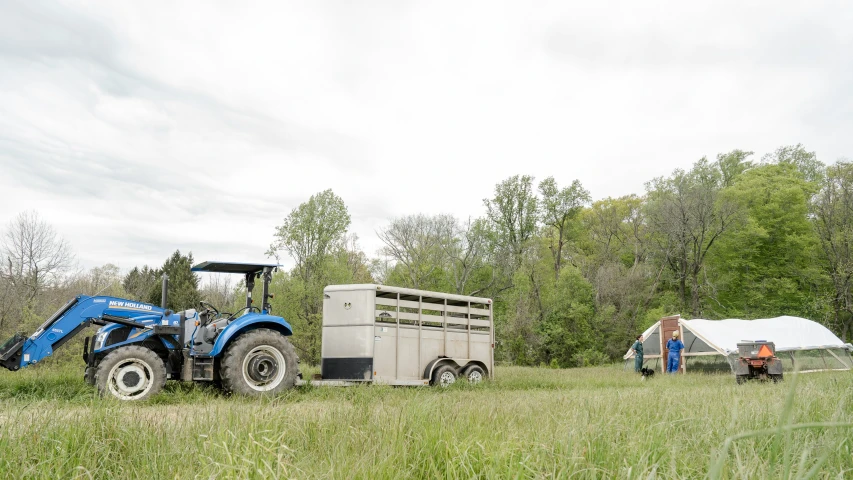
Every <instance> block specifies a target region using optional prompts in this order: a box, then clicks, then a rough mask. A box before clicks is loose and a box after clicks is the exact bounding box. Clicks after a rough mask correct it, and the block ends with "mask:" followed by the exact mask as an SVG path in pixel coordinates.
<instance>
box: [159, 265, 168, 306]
mask: <svg viewBox="0 0 853 480" xmlns="http://www.w3.org/2000/svg"><path fill="white" fill-rule="evenodd" d="M168 295H169V276H168V275H166V274H165V273H164V274H163V293H162V294H161V295H160V303H161V305H160V306H161V307H163V310H165V309H166V302H167V301H168Z"/></svg>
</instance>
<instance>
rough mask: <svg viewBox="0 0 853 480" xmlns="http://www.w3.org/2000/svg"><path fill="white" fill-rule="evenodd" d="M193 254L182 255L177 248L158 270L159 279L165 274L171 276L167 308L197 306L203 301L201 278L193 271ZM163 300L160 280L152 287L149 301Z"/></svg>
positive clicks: (158, 301)
mask: <svg viewBox="0 0 853 480" xmlns="http://www.w3.org/2000/svg"><path fill="white" fill-rule="evenodd" d="M192 266H193V254H192V252H190V253H189V254H187V255H182V254H181V251H180V250H175V253H173V254H172V256H170V257H169V258H168V259H166V261H165V262H164V263H163V266H162V267H160V269H159V270H157V271H156V273H157V276H156V278H157V279H158V280H159V279H160V278H161V277H162V275H163V274H166V275H167V276H168V277H169V295H168V298H167V301H166V308H168V309H170V310H172V311H178V310H184V309H187V308H196V307H197V306H198V302H199V301H201V293H200V292H199V290H198V283H199V278H198V275H196V274H195V273H193V271H192ZM161 300H162V284H160V283H159V282H158V283H157V284H156V285H153V286H152V287H151V290H150V291H149V293H148V298H147V302H148V303H152V304H154V305H160V303H161Z"/></svg>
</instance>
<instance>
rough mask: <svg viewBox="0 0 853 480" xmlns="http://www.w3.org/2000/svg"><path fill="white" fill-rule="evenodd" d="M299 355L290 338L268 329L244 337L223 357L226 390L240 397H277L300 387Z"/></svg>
mask: <svg viewBox="0 0 853 480" xmlns="http://www.w3.org/2000/svg"><path fill="white" fill-rule="evenodd" d="M297 369H298V367H297V365H296V353H295V352H294V351H293V345H291V344H290V342H289V341H287V338H286V337H285V336H284V335H282V334H280V333H278V332H276V331H275V330H270V329H267V328H259V329H257V330H252V331H249V332H247V333H244V334H242V335H240V336H239V337H237V339H236V340H234V341H232V342H231V345H229V346H228V349H227V350H226V351H225V355H224V356H223V357H222V363H221V366H220V370H219V374H220V377H222V388H223V389H224V390H225V391H226V392H230V393H236V394H239V395H263V394H275V393H278V392H281V391H283V390H286V389H288V388H291V387H293V386H294V385H295V384H296V373H297Z"/></svg>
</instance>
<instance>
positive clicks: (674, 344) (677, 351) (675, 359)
mask: <svg viewBox="0 0 853 480" xmlns="http://www.w3.org/2000/svg"><path fill="white" fill-rule="evenodd" d="M666 349H667V350H669V358H668V359H667V361H666V371H667V373H677V372H678V364H679V363H680V361H681V351H682V350H684V343H682V341H681V340H679V339H678V331H675V332H672V338H671V339H669V340H667V342H666Z"/></svg>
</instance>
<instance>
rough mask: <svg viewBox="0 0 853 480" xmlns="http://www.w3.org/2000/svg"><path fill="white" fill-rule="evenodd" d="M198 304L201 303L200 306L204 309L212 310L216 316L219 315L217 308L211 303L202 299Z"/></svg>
mask: <svg viewBox="0 0 853 480" xmlns="http://www.w3.org/2000/svg"><path fill="white" fill-rule="evenodd" d="M198 304H199V305H201V307H202V308H204V309H205V310H213V311H214V312H216V316H217V317H218V316H219V310H217V309H216V307H214V306H213V305H211V304H209V303H207V302H205V301H204V300H202V301H200V302H198Z"/></svg>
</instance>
